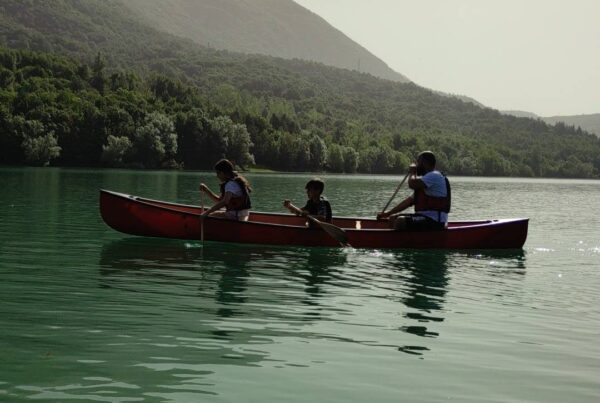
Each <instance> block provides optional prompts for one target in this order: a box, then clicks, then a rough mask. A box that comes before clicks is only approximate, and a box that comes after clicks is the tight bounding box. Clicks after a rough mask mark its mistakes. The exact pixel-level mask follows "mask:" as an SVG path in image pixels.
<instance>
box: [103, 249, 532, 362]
mask: <svg viewBox="0 0 600 403" xmlns="http://www.w3.org/2000/svg"><path fill="white" fill-rule="evenodd" d="M490 253H491V254H488V253H487V252H486V254H485V255H483V254H478V252H476V251H468V252H460V251H459V252H456V251H423V250H402V251H398V250H394V251H390V250H388V251H382V252H376V253H374V252H371V251H364V250H362V251H361V250H352V249H334V248H279V247H274V246H258V245H232V244H227V243H205V244H204V245H203V244H202V243H200V242H186V241H180V240H165V239H154V238H138V237H134V238H127V239H123V240H120V241H115V242H113V243H110V244H107V245H105V247H104V248H103V250H102V256H101V260H100V267H101V273H102V274H103V276H102V283H101V285H102V286H103V287H109V288H117V289H121V290H127V291H134V292H137V293H146V294H151V295H150V298H147V299H150V300H151V301H152V303H154V304H157V305H161V309H162V310H163V311H167V313H165V314H170V313H169V312H170V311H173V310H175V311H178V315H180V316H181V314H180V313H179V312H180V311H184V312H185V311H188V312H187V315H184V318H183V319H182V320H184V321H187V322H188V323H195V324H196V325H195V328H194V331H195V332H196V333H198V331H199V332H201V333H202V332H204V333H205V334H206V335H207V336H208V338H211V339H212V340H217V341H220V342H222V343H224V345H223V348H224V350H223V353H224V354H226V352H227V351H229V350H236V351H238V350H239V346H248V345H261V344H263V345H268V344H270V343H273V342H274V340H275V339H278V338H280V337H293V338H296V339H297V338H301V339H307V340H309V339H322V340H330V341H336V342H344V343H358V344H361V345H363V346H373V347H384V348H390V347H392V348H394V349H397V350H398V351H401V352H404V353H407V354H411V355H420V356H422V355H423V353H424V352H425V351H428V350H429V348H430V347H431V343H430V342H425V339H426V338H430V339H431V338H436V337H439V336H440V333H441V332H442V328H443V327H442V323H443V322H444V321H445V313H444V305H445V303H446V300H447V294H448V292H449V291H448V289H449V278H450V276H449V272H452V273H455V271H460V270H461V268H462V267H464V265H468V264H474V265H476V266H477V267H478V270H479V269H480V267H481V266H482V265H481V261H480V260H481V259H484V260H486V261H494V260H495V261H499V262H506V266H507V267H510V268H512V269H513V270H512V271H511V273H515V270H514V268H515V267H517V269H518V268H519V267H521V269H520V270H519V269H518V270H517V271H516V273H518V274H517V275H518V276H520V277H522V274H523V272H524V270H522V268H524V265H523V251H513V252H511V251H499V252H490ZM484 266H485V265H484ZM506 274H507V273H506V272H504V273H503V272H502V271H498V270H490V276H496V275H499V276H502V275H506ZM382 291H383V292H382ZM373 297H383V298H384V299H385V300H387V301H385V302H383V304H384V305H383V306H384V309H385V311H386V312H388V311H389V312H390V314H391V315H392V316H393V317H396V318H397V317H398V316H397V314H395V313H398V314H401V318H402V319H401V323H398V324H397V329H398V330H400V331H401V332H402V333H403V334H404V336H403V337H401V338H400V340H401V341H400V342H399V343H398V338H397V337H392V338H391V339H390V338H389V336H390V334H389V333H387V332H381V329H384V328H387V322H386V323H383V322H379V323H377V322H372V321H371V319H370V318H369V317H365V316H363V315H364V312H368V307H366V308H367V309H366V310H363V309H362V308H361V306H356V304H355V301H372V302H377V301H376V300H373V299H372V298H373ZM364 303H367V304H368V303H369V302H363V306H364ZM190 313H191V314H190ZM180 319H181V318H180ZM383 320H387V319H383ZM317 321H328V322H332V323H336V324H337V323H339V324H342V325H343V324H348V323H351V324H352V326H353V325H354V324H357V326H362V329H364V330H366V329H370V330H369V331H370V333H368V336H365V335H366V333H364V332H362V331H357V332H356V335H359V334H360V335H361V337H360V338H359V337H358V336H354V337H353V336H352V332H346V331H345V332H339V333H336V332H332V333H331V332H330V331H331V329H337V328H338V327H337V326H333V327H331V326H328V325H324V326H314V325H316V324H317ZM172 326H173V327H177V326H179V324H178V323H173V324H172ZM319 329H321V330H319ZM325 329H328V330H325ZM346 330H349V329H346ZM325 332H326V333H325ZM207 336H204V337H207ZM363 336H364V337H363ZM414 337H417V339H414ZM394 340H395V341H396V343H395V342H394ZM409 340H422V341H423V343H417V342H415V343H410V342H409V343H407V341H409ZM257 351H259V350H257ZM238 354H239V351H238ZM252 354H254V355H252ZM252 354H247V355H244V357H245V358H244V359H242V362H245V365H250V363H256V362H259V361H261V360H263V359H267V357H268V356H269V354H268V353H266V352H264V354H258V355H256V354H257V352H256V351H255V352H254V353H252ZM237 364H240V361H238V362H237Z"/></svg>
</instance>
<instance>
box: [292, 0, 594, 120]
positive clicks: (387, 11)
mask: <svg viewBox="0 0 600 403" xmlns="http://www.w3.org/2000/svg"><path fill="white" fill-rule="evenodd" d="M295 1H296V2H297V3H298V4H300V5H302V6H304V7H306V8H308V9H309V10H311V11H313V12H315V13H316V14H318V15H319V16H321V17H322V18H324V19H325V20H327V22H329V23H330V24H331V25H333V26H334V27H336V28H337V29H339V30H340V31H342V32H343V33H344V34H346V35H347V36H348V37H350V38H351V39H353V40H354V41H355V42H357V43H359V44H360V45H362V46H364V47H365V48H366V49H368V50H369V51H370V52H371V53H373V54H374V55H376V56H377V57H379V58H381V59H382V60H383V61H384V62H386V63H387V64H388V65H389V66H390V67H391V68H392V69H394V70H396V71H397V72H399V73H402V74H404V75H405V76H407V77H408V78H409V79H410V80H412V81H414V82H415V83H417V84H419V85H422V86H424V87H427V88H431V89H435V90H440V91H444V92H448V93H453V94H461V95H467V96H470V97H472V98H475V99H476V100H478V101H479V102H481V103H483V104H484V105H486V106H489V107H492V108H496V109H501V110H509V109H512V110H523V111H528V112H533V113H536V114H538V115H540V116H553V115H577V114H587V113H600V1H598V0H520V1H517V0H295Z"/></svg>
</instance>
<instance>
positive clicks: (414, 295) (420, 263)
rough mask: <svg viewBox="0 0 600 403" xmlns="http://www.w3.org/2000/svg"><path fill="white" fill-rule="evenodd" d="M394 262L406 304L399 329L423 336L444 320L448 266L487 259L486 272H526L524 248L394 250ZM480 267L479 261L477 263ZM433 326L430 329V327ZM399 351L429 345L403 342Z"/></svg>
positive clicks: (409, 351)
mask: <svg viewBox="0 0 600 403" xmlns="http://www.w3.org/2000/svg"><path fill="white" fill-rule="evenodd" d="M389 259H390V260H391V262H388V263H391V264H393V265H394V267H395V270H394V274H395V275H396V276H398V281H399V282H400V283H401V284H402V285H403V286H404V287H403V291H404V293H403V294H402V297H401V298H400V300H401V301H402V302H403V303H404V305H405V306H406V308H407V309H406V311H405V312H403V314H402V317H403V318H405V319H408V320H409V322H410V323H409V324H406V325H403V326H401V327H399V330H400V331H402V332H405V333H408V334H411V335H415V336H418V337H424V338H436V337H438V336H440V333H439V331H438V329H439V324H440V323H442V322H444V320H445V318H444V315H443V313H444V303H445V301H446V294H447V292H448V284H449V278H450V276H449V267H452V268H453V269H454V268H459V267H461V266H464V265H469V262H473V260H474V259H475V260H477V261H481V260H485V261H487V262H488V266H489V270H488V273H486V275H488V274H489V275H490V276H492V277H506V276H511V275H513V274H514V275H517V276H518V277H522V276H523V275H524V274H525V270H524V269H525V252H524V251H523V250H508V251H469V252H456V251H452V252H451V251H397V252H393V253H392V254H391V256H390V257H389ZM478 267H481V265H478ZM432 327H433V329H432ZM398 350H399V351H402V352H404V353H407V354H414V355H423V353H424V352H425V351H429V348H428V347H425V346H420V345H402V346H399V347H398Z"/></svg>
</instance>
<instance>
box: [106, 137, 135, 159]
mask: <svg viewBox="0 0 600 403" xmlns="http://www.w3.org/2000/svg"><path fill="white" fill-rule="evenodd" d="M107 142H108V143H107V144H106V145H103V146H102V158H101V160H102V162H103V163H105V164H106V165H108V166H110V167H121V166H123V162H124V158H125V156H126V155H127V153H128V152H129V151H130V150H131V146H132V144H131V140H129V139H128V138H127V137H116V136H113V135H109V136H108V138H107Z"/></svg>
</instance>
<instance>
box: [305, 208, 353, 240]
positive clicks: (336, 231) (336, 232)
mask: <svg viewBox="0 0 600 403" xmlns="http://www.w3.org/2000/svg"><path fill="white" fill-rule="evenodd" d="M306 217H307V218H308V219H309V220H310V221H312V222H313V223H315V224H316V225H318V226H319V227H321V229H323V231H325V232H327V234H328V235H329V236H331V237H332V238H333V239H335V240H336V241H338V242H339V243H340V244H341V245H342V246H351V245H350V244H349V243H348V235H347V234H346V231H344V230H343V229H341V228H340V227H336V226H335V225H333V224H329V223H326V222H322V221H319V220H317V219H316V218H315V217H313V216H311V215H310V214H307V215H306Z"/></svg>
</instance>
